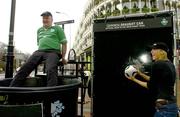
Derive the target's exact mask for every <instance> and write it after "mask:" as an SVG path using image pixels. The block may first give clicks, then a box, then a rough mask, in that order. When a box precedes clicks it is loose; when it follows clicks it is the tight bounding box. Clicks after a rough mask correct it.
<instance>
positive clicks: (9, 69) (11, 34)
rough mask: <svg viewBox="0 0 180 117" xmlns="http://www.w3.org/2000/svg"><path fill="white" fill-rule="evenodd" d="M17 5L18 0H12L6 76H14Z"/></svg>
mask: <svg viewBox="0 0 180 117" xmlns="http://www.w3.org/2000/svg"><path fill="white" fill-rule="evenodd" d="M15 7H16V0H11V19H10V29H9V44H8V48H7V56H6V60H7V61H6V72H5V78H12V77H13V60H14V46H13V38H14V19H15Z"/></svg>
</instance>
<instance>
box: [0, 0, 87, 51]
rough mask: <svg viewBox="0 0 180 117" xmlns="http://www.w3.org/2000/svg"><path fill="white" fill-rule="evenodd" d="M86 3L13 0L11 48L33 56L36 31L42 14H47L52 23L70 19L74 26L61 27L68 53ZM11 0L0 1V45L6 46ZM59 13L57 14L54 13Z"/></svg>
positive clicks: (80, 1)
mask: <svg viewBox="0 0 180 117" xmlns="http://www.w3.org/2000/svg"><path fill="white" fill-rule="evenodd" d="M87 1H88V0H16V10H15V13H16V14H15V23H14V39H13V40H14V46H15V48H16V49H18V50H20V51H21V52H23V53H29V54H31V53H33V52H34V51H35V50H37V48H38V47H37V39H36V36H37V35H36V34H37V29H38V28H39V27H41V26H42V17H41V16H40V15H41V13H42V12H44V11H50V12H51V13H52V15H53V20H54V22H58V21H65V20H74V23H71V24H66V25H65V26H64V30H65V34H66V37H67V39H68V42H69V43H68V50H69V49H70V48H71V47H72V45H73V40H74V38H75V34H76V31H77V28H78V26H79V23H80V19H81V18H82V16H83V12H84V9H85V6H86V4H87ZM10 9H11V0H0V14H1V18H0V26H1V29H0V30H1V31H0V42H3V43H5V44H8V42H9V28H10V25H9V24H10ZM57 12H60V13H57Z"/></svg>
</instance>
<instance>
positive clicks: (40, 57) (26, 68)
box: [10, 50, 61, 87]
mask: <svg viewBox="0 0 180 117" xmlns="http://www.w3.org/2000/svg"><path fill="white" fill-rule="evenodd" d="M60 58H61V55H60V52H59V53H58V52H55V51H40V50H37V51H35V52H34V53H33V54H32V55H31V56H30V58H29V59H28V60H27V62H26V63H25V64H24V65H23V66H22V67H21V68H20V70H19V71H18V72H17V74H16V75H15V76H14V78H13V80H12V82H11V83H10V87H18V86H22V85H23V82H24V80H25V79H26V77H27V76H29V74H30V73H31V72H32V71H33V70H34V69H35V68H36V67H37V66H38V65H39V64H40V63H41V62H42V61H45V65H46V66H45V67H46V73H47V86H56V85H58V70H57V68H58V62H59V59H60Z"/></svg>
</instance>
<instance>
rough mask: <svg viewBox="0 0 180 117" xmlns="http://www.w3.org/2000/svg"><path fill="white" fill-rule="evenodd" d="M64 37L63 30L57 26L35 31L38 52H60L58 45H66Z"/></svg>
mask: <svg viewBox="0 0 180 117" xmlns="http://www.w3.org/2000/svg"><path fill="white" fill-rule="evenodd" d="M66 42H67V40H66V36H65V34H64V31H63V29H62V28H61V27H60V26H58V25H55V26H51V27H49V28H47V29H46V28H44V27H41V28H39V29H38V31H37V44H38V46H39V47H38V50H57V51H61V48H60V44H63V43H66Z"/></svg>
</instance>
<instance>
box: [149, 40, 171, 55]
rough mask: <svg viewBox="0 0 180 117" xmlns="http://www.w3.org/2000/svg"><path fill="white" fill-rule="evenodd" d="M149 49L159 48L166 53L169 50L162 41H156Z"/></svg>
mask: <svg viewBox="0 0 180 117" xmlns="http://www.w3.org/2000/svg"><path fill="white" fill-rule="evenodd" d="M150 49H161V50H164V51H166V52H167V53H168V52H169V48H168V46H167V44H166V43H164V42H156V43H154V44H153V45H151V46H150Z"/></svg>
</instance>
